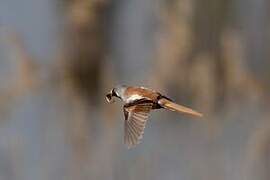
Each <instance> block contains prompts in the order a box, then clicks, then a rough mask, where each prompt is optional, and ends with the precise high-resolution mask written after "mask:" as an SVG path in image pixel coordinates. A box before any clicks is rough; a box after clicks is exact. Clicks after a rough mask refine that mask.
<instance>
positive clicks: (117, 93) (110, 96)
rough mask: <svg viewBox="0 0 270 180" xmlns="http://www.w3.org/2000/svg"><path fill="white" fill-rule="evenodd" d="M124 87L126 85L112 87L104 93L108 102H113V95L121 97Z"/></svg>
mask: <svg viewBox="0 0 270 180" xmlns="http://www.w3.org/2000/svg"><path fill="white" fill-rule="evenodd" d="M125 89H126V86H123V85H122V86H117V87H115V88H113V89H112V90H111V91H110V92H109V93H108V94H107V95H106V100H107V101H108V102H109V103H113V102H114V98H113V97H117V98H120V99H122V96H123V94H124V91H125Z"/></svg>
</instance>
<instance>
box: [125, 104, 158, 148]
mask: <svg viewBox="0 0 270 180" xmlns="http://www.w3.org/2000/svg"><path fill="white" fill-rule="evenodd" d="M152 107H153V103H152V102H149V101H147V102H141V103H140V104H136V105H132V106H124V114H125V135H124V141H125V144H127V145H128V147H129V148H130V147H134V146H135V145H137V144H139V143H140V139H142V137H143V133H144V128H145V125H146V121H147V119H148V116H149V113H150V110H151V109H152Z"/></svg>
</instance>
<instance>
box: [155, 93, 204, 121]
mask: <svg viewBox="0 0 270 180" xmlns="http://www.w3.org/2000/svg"><path fill="white" fill-rule="evenodd" d="M158 103H159V105H161V106H162V107H164V108H166V109H169V110H171V111H178V112H182V113H186V114H190V115H194V116H198V117H202V116H203V114H202V113H199V112H197V111H194V110H192V109H190V108H188V107H185V106H182V105H179V104H176V103H174V102H172V101H170V100H168V99H165V98H162V99H160V100H159V101H158Z"/></svg>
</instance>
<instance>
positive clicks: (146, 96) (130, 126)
mask: <svg viewBox="0 0 270 180" xmlns="http://www.w3.org/2000/svg"><path fill="white" fill-rule="evenodd" d="M114 97H115V98H119V99H121V100H122V101H123V102H124V105H123V111H124V118H125V123H124V143H125V144H126V145H127V146H128V148H132V147H135V146H136V145H137V144H139V143H140V142H141V139H142V137H143V133H144V128H145V125H146V122H147V120H148V117H149V114H150V111H151V110H155V109H168V110H171V111H176V112H181V113H185V114H190V115H193V116H197V117H202V116H203V114H202V113H199V112H197V111H195V110H193V109H191V108H188V107H185V106H182V105H179V104H177V103H175V102H174V101H173V100H171V99H170V98H168V97H167V96H164V95H162V94H161V93H159V92H158V91H155V90H152V89H149V88H146V87H137V86H126V85H118V86H116V87H114V88H113V89H112V90H111V91H110V92H109V93H108V94H107V95H106V100H107V101H108V102H109V103H113V102H115V98H114Z"/></svg>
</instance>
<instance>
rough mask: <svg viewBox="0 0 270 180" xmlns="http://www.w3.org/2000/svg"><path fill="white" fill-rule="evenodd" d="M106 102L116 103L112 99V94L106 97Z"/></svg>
mask: <svg viewBox="0 0 270 180" xmlns="http://www.w3.org/2000/svg"><path fill="white" fill-rule="evenodd" d="M106 100H107V101H108V102H109V103H113V102H114V101H113V99H112V94H111V93H109V94H107V95H106Z"/></svg>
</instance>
